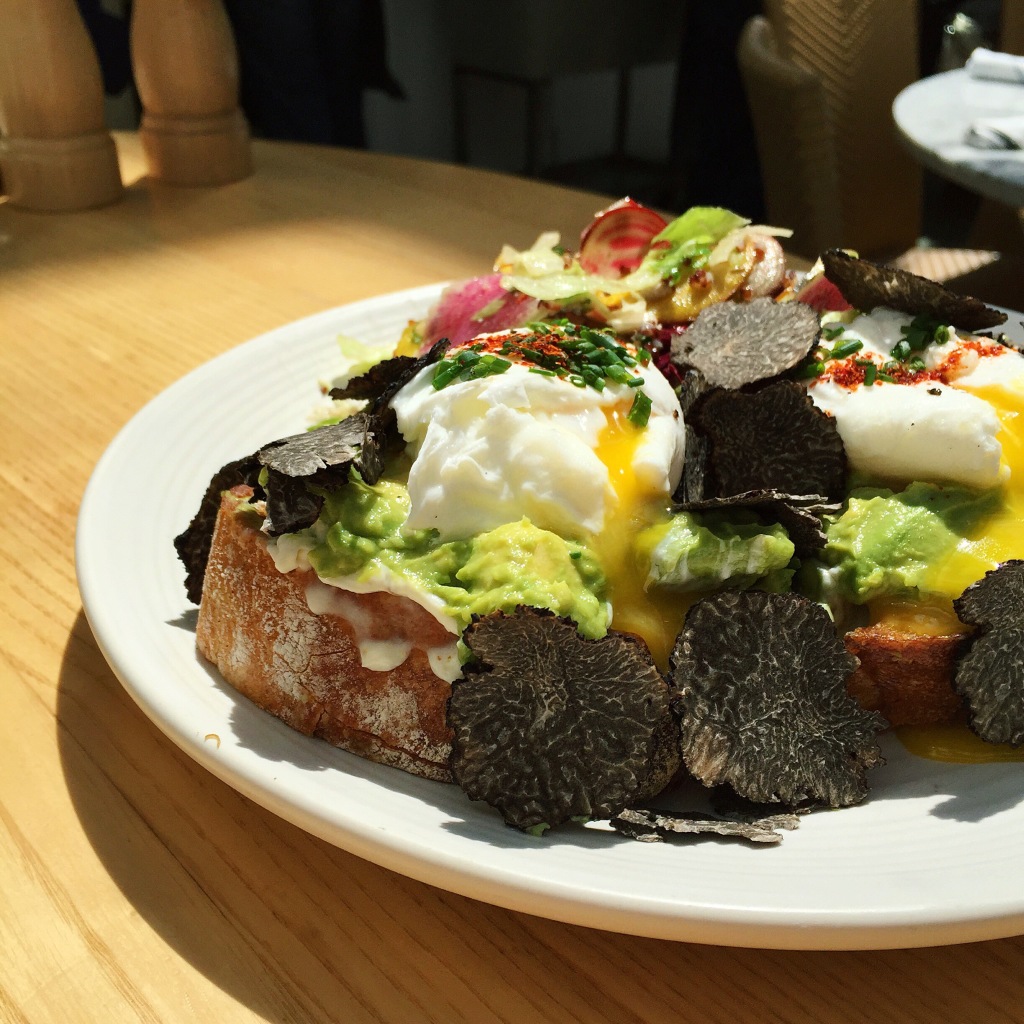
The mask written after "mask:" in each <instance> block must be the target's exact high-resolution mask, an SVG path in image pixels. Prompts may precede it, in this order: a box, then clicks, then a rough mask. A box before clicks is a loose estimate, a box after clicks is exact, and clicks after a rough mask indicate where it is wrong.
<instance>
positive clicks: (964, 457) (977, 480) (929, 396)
mask: <svg viewBox="0 0 1024 1024" xmlns="http://www.w3.org/2000/svg"><path fill="white" fill-rule="evenodd" d="M911 327H912V318H911V317H910V316H908V315H907V314H905V313H900V312H897V311H895V310H891V309H884V308H878V309H875V310H874V311H873V312H871V313H870V314H862V315H860V316H857V317H856V318H855V319H854V320H853V321H852V322H851V323H849V324H844V325H842V331H841V333H839V334H838V336H837V338H836V339H835V340H839V339H841V340H842V341H843V342H860V345H861V347H860V349H859V350H858V351H856V352H855V353H853V354H851V355H849V356H846V357H845V358H843V359H838V360H834V361H830V362H826V363H825V369H824V371H823V372H822V373H821V374H820V375H819V376H818V377H817V378H815V379H813V380H811V381H810V382H809V384H808V391H809V394H810V396H811V399H812V400H813V401H814V403H815V405H817V406H818V407H819V408H820V409H822V410H823V411H825V412H827V413H828V414H829V415H831V416H833V417H834V418H835V421H836V426H837V428H838V430H839V434H840V436H841V437H842V439H843V443H844V445H845V447H846V453H847V457H848V459H849V461H850V466H851V469H853V470H854V471H855V472H859V473H862V474H864V475H866V476H868V477H870V478H873V479H882V480H885V481H889V482H891V483H892V484H893V485H894V486H896V487H901V486H903V485H904V484H906V483H909V482H911V481H914V480H923V481H928V482H932V483H936V484H939V485H943V484H960V485H964V486H967V487H971V488H975V489H978V490H986V489H989V488H993V487H999V486H1002V487H1003V501H1002V505H1001V508H1000V510H999V511H998V512H996V513H995V514H994V515H993V516H991V517H989V518H988V519H986V520H985V521H984V522H983V523H981V524H980V525H979V528H978V530H977V531H976V533H975V534H973V535H971V536H967V537H965V538H963V540H962V541H961V542H960V544H959V545H958V546H957V549H956V551H955V552H954V553H953V554H952V555H951V556H950V557H949V558H948V559H946V560H944V561H943V562H942V563H941V564H938V565H936V566H934V567H932V570H931V571H930V574H929V578H928V580H927V589H928V590H929V591H930V592H932V593H935V594H940V595H943V596H944V597H946V598H949V599H952V598H956V597H959V595H960V594H961V593H962V592H963V591H964V589H965V588H966V587H968V586H970V584H971V583H974V582H976V581H977V580H979V579H980V578H981V577H982V576H984V575H985V573H986V572H988V571H989V570H990V569H994V568H995V567H996V565H998V564H999V563H1000V562H1004V561H1007V560H1008V559H1011V558H1019V557H1020V556H1021V541H1020V538H1021V536H1024V356H1022V355H1021V353H1020V352H1018V351H1016V350H1015V349H1012V348H1008V347H1007V346H1005V345H1002V344H1000V343H999V342H997V341H994V340H992V339H990V338H985V337H981V336H972V335H959V334H957V333H956V332H955V331H954V330H953V329H952V328H950V329H949V330H948V332H946V333H945V340H943V341H936V342H933V343H931V344H928V345H926V346H925V347H924V349H923V350H921V351H920V353H918V358H919V359H920V363H919V364H915V365H917V366H918V367H919V368H918V369H916V370H913V372H908V371H907V370H905V369H903V367H901V368H900V369H899V370H898V371H893V372H892V373H891V374H887V375H894V379H893V380H890V381H886V380H884V379H883V378H882V376H881V375H882V374H883V373H886V371H887V369H888V370H891V369H892V360H893V358H894V350H895V349H896V348H897V345H898V344H899V343H900V341H901V340H902V339H903V338H904V337H905V336H906V335H907V333H908V331H909V330H910V329H911ZM868 363H870V364H871V365H872V366H873V367H874V368H875V369H874V371H873V372H872V371H870V370H869V371H868V373H869V374H870V375H871V376H872V377H873V378H874V379H873V382H872V383H868V382H867V378H866V377H865V367H866V364H868ZM884 617H886V618H888V619H891V618H892V616H891V615H889V614H885V615H884ZM946 618H947V620H948V622H949V624H950V628H954V627H955V628H959V624H958V623H957V622H956V620H955V617H954V618H952V619H948V617H946ZM917 625H918V626H920V622H918V623H917Z"/></svg>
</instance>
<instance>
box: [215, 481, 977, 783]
mask: <svg viewBox="0 0 1024 1024" xmlns="http://www.w3.org/2000/svg"><path fill="white" fill-rule="evenodd" d="M251 494H252V492H251V490H250V489H249V488H247V487H236V488H234V489H233V490H231V491H228V492H225V494H224V495H223V497H222V501H221V507H220V512H219V514H218V517H217V525H216V529H215V532H214V536H213V545H212V549H211V552H210V558H209V563H208V565H207V569H206V576H205V580H204V585H203V598H202V604H201V605H200V609H199V621H198V626H197V629H196V640H197V644H198V648H199V651H200V653H201V654H202V655H203V656H204V657H205V658H207V659H208V660H209V661H211V662H212V663H213V664H214V665H215V666H216V667H217V668H218V669H219V670H220V673H221V675H222V676H223V677H224V679H225V680H226V681H227V682H228V683H230V684H231V685H232V686H233V687H235V689H237V690H238V691H239V692H241V693H243V694H244V695H245V696H247V697H249V698H250V699H251V700H252V701H253V702H254V703H256V704H257V705H259V706H260V707H261V708H263V709H264V710H266V711H269V712H271V713H272V714H274V715H276V716H277V717H278V718H280V719H282V720H283V721H284V722H286V723H287V724H288V725H290V726H291V727H292V728H294V729H297V730H298V731H300V732H302V733H305V734H306V735H309V736H317V737H319V738H321V739H324V740H327V741H328V742H329V743H332V744H334V745H335V746H338V747H342V748H344V749H345V750H350V751H352V752H353V753H355V754H359V755H360V756H362V757H366V758H369V759H370V760H373V761H377V762H380V763H381V764H387V765H392V766H394V767H396V768H401V769H403V770H404V771H407V772H410V773H412V774H413V775H419V776H422V777H424V778H428V779H436V780H438V781H444V782H448V781H451V773H450V770H449V767H448V760H449V756H450V753H451V733H450V730H449V729H448V727H447V724H446V721H445V705H446V703H447V700H448V697H449V695H450V693H451V685H450V683H449V682H448V681H447V678H451V675H450V673H446V672H445V671H443V670H442V671H441V672H440V674H438V672H435V671H434V667H433V666H435V665H438V664H439V663H438V658H442V659H443V658H445V657H447V658H453V657H454V656H455V654H454V644H455V641H456V640H457V637H456V636H455V635H454V634H453V633H451V632H449V631H448V630H447V629H446V628H445V626H444V625H443V624H442V623H441V622H439V621H438V619H436V618H435V617H434V616H433V615H431V614H430V613H429V612H428V611H427V610H426V609H424V608H423V607H422V606H421V605H419V604H417V603H416V602H414V601H412V600H410V599H409V598H406V597H401V596H398V595H395V594H390V593H386V592H373V593H358V594H357V593H351V592H348V591H343V590H338V589H337V588H334V587H328V586H327V585H325V584H323V583H321V582H320V581H319V579H318V578H317V577H316V574H315V573H314V572H312V571H311V570H300V569H296V570H293V571H291V572H287V573H283V572H280V571H279V570H278V569H277V567H276V566H275V564H274V560H273V558H272V557H271V555H270V553H269V552H268V550H267V539H266V537H265V535H264V534H263V533H261V532H260V529H259V527H260V524H261V521H262V520H261V517H260V516H259V514H258V513H257V512H255V511H254V510H253V508H252V506H251V505H250V504H249V503H248V499H249V498H250V497H251ZM325 593H326V595H327V596H326V598H325ZM964 639H965V634H961V635H955V636H925V635H921V634H915V633H905V632H898V631H896V630H893V629H891V628H887V627H884V626H869V627H864V628H860V629H855V630H852V631H851V632H849V633H848V634H847V635H846V637H845V642H846V646H847V649H848V650H849V651H850V652H851V653H852V654H854V655H856V656H857V657H858V658H859V659H860V668H859V669H858V670H857V671H856V672H855V673H854V674H853V676H851V677H850V680H849V683H848V688H849V691H850V693H851V694H852V695H853V696H854V697H855V698H856V699H857V700H858V701H860V703H861V704H862V705H864V706H865V707H866V708H868V709H869V710H874V711H879V712H880V713H881V714H882V715H883V716H884V717H885V718H886V719H887V720H888V721H889V723H890V724H891V725H926V724H937V723H941V722H949V721H953V720H955V719H956V718H957V717H958V715H959V713H960V709H961V701H960V698H959V697H958V696H957V694H956V693H955V692H954V691H953V688H952V683H951V680H952V675H953V668H954V663H955V657H956V654H957V651H958V650H959V648H960V645H961V644H962V643H963V641H964ZM368 655H369V656H368ZM382 657H383V660H382ZM449 664H450V663H449ZM374 666H375V667H374ZM446 675H447V678H445V676H446ZM663 741H666V738H665V737H662V738H661V740H659V742H660V743H662V745H664V744H663ZM668 742H671V741H668ZM674 760H675V759H674V758H673V757H665V758H659V763H660V762H664V765H663V767H666V770H665V771H664V772H662V773H661V774H660V775H659V776H658V778H657V779H655V778H652V779H651V780H650V785H648V786H645V787H644V788H645V791H646V793H647V794H648V795H652V794H653V793H655V792H657V791H658V790H659V789H660V788H661V787H662V786H664V785H665V784H666V783H667V782H668V780H669V778H670V776H671V769H672V766H673V763H674Z"/></svg>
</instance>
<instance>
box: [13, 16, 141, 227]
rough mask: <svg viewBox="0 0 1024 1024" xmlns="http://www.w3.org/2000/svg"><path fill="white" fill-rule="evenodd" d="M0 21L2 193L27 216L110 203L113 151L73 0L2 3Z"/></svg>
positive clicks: (115, 175)
mask: <svg viewBox="0 0 1024 1024" xmlns="http://www.w3.org/2000/svg"><path fill="white" fill-rule="evenodd" d="M0 15H2V16H0V22H2V24H3V32H2V33H0V181H2V188H0V191H3V192H5V193H6V194H7V196H8V197H9V201H10V203H11V205H12V206H20V207H22V208H23V209H26V210H49V211H54V212H59V211H67V210H82V209H87V208H89V207H93V206H104V205H106V204H107V203H112V202H114V201H115V200H116V199H118V198H119V197H120V195H121V192H122V188H121V174H120V171H119V170H118V166H117V150H116V149H115V148H114V142H113V139H111V137H110V133H109V132H107V130H106V128H105V127H104V122H103V82H102V79H101V77H100V68H99V62H98V61H97V59H96V51H95V50H94V49H93V46H92V41H91V40H90V39H89V35H88V33H87V32H86V30H85V25H84V24H83V23H82V19H81V17H80V15H79V13H78V7H77V6H76V4H75V0H0Z"/></svg>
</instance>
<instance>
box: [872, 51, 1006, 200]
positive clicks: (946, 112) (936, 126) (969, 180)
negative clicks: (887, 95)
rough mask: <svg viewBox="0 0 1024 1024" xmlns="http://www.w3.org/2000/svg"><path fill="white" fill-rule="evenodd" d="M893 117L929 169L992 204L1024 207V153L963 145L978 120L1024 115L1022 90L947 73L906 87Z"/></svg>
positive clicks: (966, 74) (962, 74) (893, 107)
mask: <svg viewBox="0 0 1024 1024" xmlns="http://www.w3.org/2000/svg"><path fill="white" fill-rule="evenodd" d="M892 114H893V118H894V119H895V121H896V127H897V128H898V129H899V131H900V134H901V135H902V137H903V139H904V141H905V142H906V143H907V145H908V146H909V147H910V149H911V151H912V152H913V153H914V155H915V156H916V157H917V158H918V159H919V160H920V161H921V163H922V164H924V166H925V167H927V168H929V169H930V170H932V171H934V172H935V173H936V174H940V175H942V176H943V177H944V178H948V179H950V180H951V181H955V182H957V184H959V185H963V186H964V187H965V188H969V189H971V190H972V191H974V192H978V193H979V194H981V195H983V196H987V197H988V198H990V199H995V200H997V201H999V202H1002V203H1007V204H1008V205H1010V206H1014V207H1020V206H1024V150H1019V149H1017V150H1013V149H996V150H993V149H979V148H976V147H974V146H968V145H967V144H966V142H965V141H964V140H965V139H966V137H967V131H968V128H969V127H970V126H971V124H972V123H973V122H974V121H976V120H977V119H978V118H979V117H1008V116H1011V115H1021V116H1024V85H1019V84H1014V83H1008V82H994V81H988V80H985V79H980V78H972V77H971V76H970V75H968V73H967V72H966V71H964V70H962V69H960V70H956V71H947V72H945V73H943V74H940V75H931V76H930V77H928V78H923V79H921V80H920V81H919V82H914V84H913V85H909V86H907V88H906V89H904V90H903V91H902V92H901V93H900V94H899V95H898V96H897V97H896V99H895V101H894V102H893V105H892Z"/></svg>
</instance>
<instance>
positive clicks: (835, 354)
mask: <svg viewBox="0 0 1024 1024" xmlns="http://www.w3.org/2000/svg"><path fill="white" fill-rule="evenodd" d="M863 347H864V342H863V341H858V340H857V339H856V338H847V339H846V341H841V342H839V344H838V345H836V346H835V347H834V348H833V349H832V358H833V359H845V358H846V357H847V356H852V355H853V353H854V352H859V351H860V350H861V349H862V348H863Z"/></svg>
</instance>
